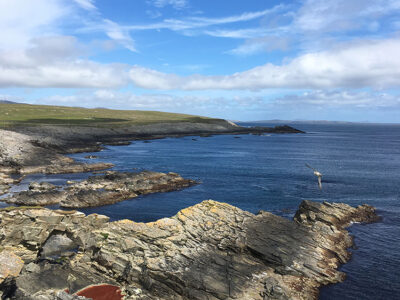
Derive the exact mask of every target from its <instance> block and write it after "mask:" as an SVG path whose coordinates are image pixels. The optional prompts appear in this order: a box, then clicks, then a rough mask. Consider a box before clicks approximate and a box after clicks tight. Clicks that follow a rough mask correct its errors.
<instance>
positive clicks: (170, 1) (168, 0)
mask: <svg viewBox="0 0 400 300" xmlns="http://www.w3.org/2000/svg"><path fill="white" fill-rule="evenodd" d="M147 3H149V4H151V5H154V6H155V7H157V8H162V7H165V6H167V5H171V6H172V7H173V8H175V9H183V8H185V7H187V6H188V1H187V0H147Z"/></svg>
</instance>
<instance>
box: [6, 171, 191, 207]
mask: <svg viewBox="0 0 400 300" xmlns="http://www.w3.org/2000/svg"><path fill="white" fill-rule="evenodd" d="M194 184H196V182H195V181H193V180H190V179H184V178H182V177H181V176H179V175H178V174H176V173H172V172H170V173H167V174H165V173H158V172H149V171H144V172H140V173H128V172H127V173H119V172H107V174H105V175H97V176H90V177H89V178H88V179H87V180H83V181H81V182H72V183H70V185H69V186H68V187H66V188H65V189H64V190H53V189H44V190H38V188H36V187H37V186H38V185H37V184H34V185H33V187H35V189H32V190H29V191H23V192H19V193H16V194H14V195H12V196H9V197H7V198H5V199H3V201H6V202H7V203H9V204H16V205H27V206H37V205H38V206H45V205H51V204H60V205H61V206H62V207H68V208H79V207H90V206H100V205H106V204H113V203H116V202H120V201H123V200H127V199H130V198H134V197H137V196H138V195H140V194H149V193H157V192H169V191H175V190H178V189H182V188H185V187H189V186H191V185H194ZM39 186H40V187H41V186H42V185H39Z"/></svg>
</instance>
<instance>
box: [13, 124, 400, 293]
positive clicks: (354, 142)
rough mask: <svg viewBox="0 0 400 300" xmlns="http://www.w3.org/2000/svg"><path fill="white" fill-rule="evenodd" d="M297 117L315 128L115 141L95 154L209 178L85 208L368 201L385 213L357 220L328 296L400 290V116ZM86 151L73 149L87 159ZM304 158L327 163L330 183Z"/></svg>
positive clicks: (139, 214) (281, 206)
mask: <svg viewBox="0 0 400 300" xmlns="http://www.w3.org/2000/svg"><path fill="white" fill-rule="evenodd" d="M248 125H251V124H248ZM258 125H259V124H258ZM263 125H271V124H263ZM296 127H297V128H299V129H302V130H305V131H307V134H288V135H274V134H272V135H263V136H255V135H241V136H240V138H235V136H232V135H222V136H213V137H208V138H200V137H184V138H179V139H172V138H171V139H169V138H168V139H162V140H153V141H151V142H150V143H144V142H143V141H137V142H134V143H133V144H131V145H129V146H118V147H108V149H106V150H104V151H102V152H99V153H93V154H94V155H97V156H99V160H100V161H106V162H112V163H114V164H115V169H116V170H119V171H141V170H152V171H161V172H169V171H173V172H177V173H179V174H181V175H182V176H183V177H187V178H192V179H197V180H199V181H201V184H199V185H197V186H194V187H191V188H188V189H185V190H182V191H177V192H171V193H160V194H152V195H145V196H140V197H138V198H135V199H132V200H128V201H124V202H121V203H117V204H114V205H110V206H103V207H98V208H90V209H85V210H83V211H84V212H85V213H93V212H96V213H101V214H105V215H108V216H110V217H111V219H113V220H117V219H123V218H129V219H132V220H135V221H153V220H156V219H159V218H162V217H169V216H172V215H174V214H175V213H176V212H178V211H179V210H180V209H182V208H184V207H187V206H190V205H193V204H196V203H199V202H201V201H202V200H205V199H214V200H218V201H223V202H227V203H230V204H232V205H235V206H238V207H240V208H242V209H245V210H248V211H250V212H253V213H256V212H257V211H259V210H260V209H263V210H268V211H271V212H273V213H276V214H279V215H281V216H284V217H292V216H293V214H294V212H295V210H296V209H297V207H298V205H299V204H300V202H301V201H302V200H304V199H309V200H314V201H336V202H344V203H348V204H350V205H358V204H363V203H368V204H370V205H373V206H375V207H377V208H378V213H379V214H380V215H381V216H382V217H383V221H382V222H380V223H375V224H369V225H359V224H356V225H353V226H352V227H351V228H350V231H351V233H352V234H353V235H354V236H355V243H356V245H357V246H358V249H357V250H352V252H353V258H352V260H351V261H350V262H349V263H347V264H345V265H343V266H342V267H341V270H342V271H343V272H346V273H347V279H346V280H345V281H344V282H343V283H339V284H336V285H332V286H328V287H324V288H322V290H321V299H399V298H398V297H400V296H399V293H400V268H399V266H400V126H399V125H306V124H304V125H302V124H298V125H296ZM86 155H87V153H85V154H76V155H73V156H72V157H74V158H75V159H77V160H85V159H84V158H83V157H84V156H86ZM305 163H308V164H310V165H311V166H314V167H315V168H316V169H318V170H319V171H320V172H321V173H323V175H324V177H323V190H322V191H320V190H319V189H318V185H317V179H316V177H315V176H314V175H313V173H312V171H311V170H310V169H308V168H306V167H305ZM85 176H87V175H82V174H75V175H72V176H71V175H56V176H43V175H32V176H29V177H28V178H27V180H26V181H25V182H23V183H22V185H21V186H20V187H15V190H16V189H18V188H23V187H24V185H25V186H26V182H27V181H29V180H33V179H34V180H47V181H48V180H50V181H52V182H54V183H56V184H57V183H58V184H60V183H63V182H64V181H65V180H66V179H80V178H83V177H85Z"/></svg>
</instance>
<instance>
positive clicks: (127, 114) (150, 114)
mask: <svg viewBox="0 0 400 300" xmlns="http://www.w3.org/2000/svg"><path fill="white" fill-rule="evenodd" d="M220 121H221V120H220V119H213V118H207V117H200V116H193V115H186V114H177V113H166V112H158V111H142V110H112V109H105V108H94V109H88V108H82V107H66V106H49V105H31V104H14V103H13V104H10V103H0V127H3V128H6V127H10V126H19V125H21V126H27V125H30V126H34V125H60V126H93V127H121V126H129V125H145V124H152V123H163V122H168V123H171V122H191V123H218V122H220Z"/></svg>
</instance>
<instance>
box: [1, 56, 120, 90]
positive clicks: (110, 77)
mask: <svg viewBox="0 0 400 300" xmlns="http://www.w3.org/2000/svg"><path fill="white" fill-rule="evenodd" d="M28 63H30V64H27V65H25V66H21V65H19V66H18V67H17V68H16V67H12V66H4V65H0V87H43V88H49V87H57V88H78V87H85V88H87V87H95V88H99V87H118V86H123V85H125V84H127V80H126V73H125V71H124V68H125V67H124V66H122V65H118V64H109V65H104V64H99V63H96V62H92V61H81V60H75V61H71V62H65V61H63V62H54V63H51V64H41V63H39V64H36V63H37V62H35V61H28Z"/></svg>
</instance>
